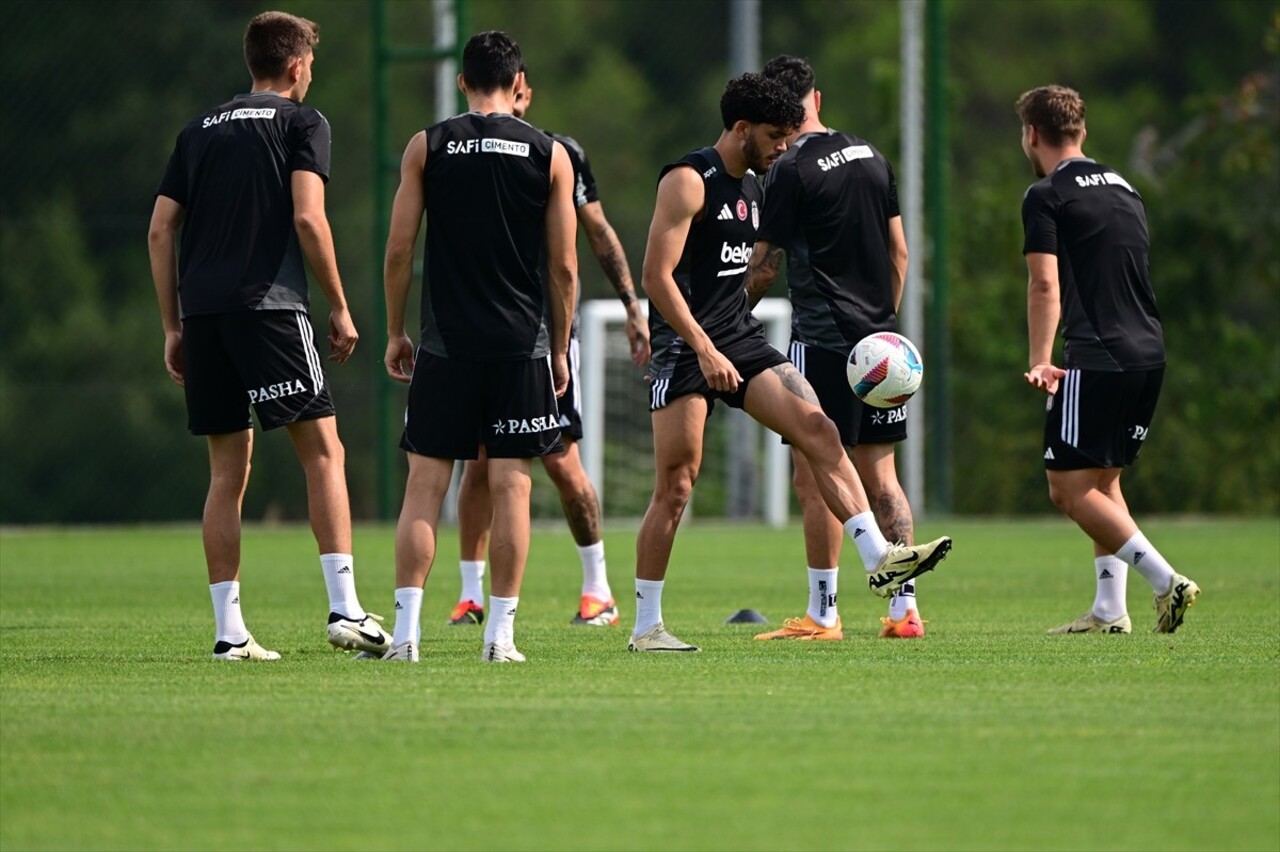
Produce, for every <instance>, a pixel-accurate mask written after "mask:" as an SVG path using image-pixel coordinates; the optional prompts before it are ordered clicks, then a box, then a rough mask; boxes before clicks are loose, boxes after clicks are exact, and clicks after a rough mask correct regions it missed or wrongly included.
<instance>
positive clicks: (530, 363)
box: [383, 31, 578, 662]
mask: <svg viewBox="0 0 1280 852" xmlns="http://www.w3.org/2000/svg"><path fill="white" fill-rule="evenodd" d="M522 66H523V63H522V61H521V56H520V46H519V45H518V44H516V42H515V41H514V40H513V39H512V38H511V37H510V36H509V35H507V34H506V33H503V32H497V31H489V32H483V33H479V34H477V35H474V36H472V37H471V39H470V40H468V41H467V44H466V46H465V47H464V48H463V54H462V74H461V75H460V76H459V78H458V85H459V86H460V87H461V89H462V92H463V94H465V95H466V98H467V104H468V106H469V107H470V112H467V113H464V114H462V115H457V116H454V117H453V118H449V119H446V120H445V121H442V122H440V123H439V124H436V125H433V126H431V127H429V128H427V129H426V130H424V131H420V132H419V133H417V134H416V135H414V137H413V138H412V139H411V140H410V141H409V144H408V146H407V147H406V148H405V152H404V157H403V159H402V161H401V165H400V188H399V189H398V190H397V191H396V197H395V202H394V204H393V207H392V211H391V227H390V233H389V234H388V236H387V251H386V261H385V268H384V277H385V279H386V280H385V287H386V294H387V334H388V338H389V339H388V341H387V352H386V356H385V358H384V359H383V360H384V363H385V364H386V368H387V372H388V374H389V375H390V376H391V377H392V378H393V379H396V380H398V381H401V382H410V387H409V405H408V410H407V412H406V414H405V428H404V437H403V439H402V440H401V442H400V446H401V447H402V448H403V449H404V450H405V451H406V452H407V454H408V459H409V478H408V481H407V482H406V483H405V492H404V505H403V507H402V508H401V511H400V520H399V523H398V524H397V526H396V591H395V596H396V624H395V632H394V636H393V643H394V644H393V646H392V648H391V649H390V650H389V651H387V653H386V654H385V655H384V657H383V659H386V660H404V661H410V662H413V661H416V660H417V659H418V651H419V618H420V615H421V611H422V591H423V584H424V583H425V582H426V579H427V575H428V573H430V571H431V563H432V561H433V560H434V558H435V546H436V526H437V524H438V522H439V517H440V505H441V503H442V502H443V500H444V496H445V493H446V492H447V491H448V489H449V481H450V479H451V477H452V473H453V463H454V460H455V459H474V458H476V457H477V456H478V449H479V447H480V446H483V447H484V449H485V453H486V455H487V458H488V462H487V467H488V482H489V493H490V495H491V497H492V502H493V547H492V554H491V556H492V562H493V566H492V567H493V577H492V581H491V589H490V592H491V594H490V597H489V618H488V620H487V623H486V624H485V630H484V652H483V654H482V659H484V660H486V661H489V662H523V661H524V655H523V654H521V653H520V652H519V651H518V650H517V649H516V646H515V614H516V606H517V604H518V602H519V596H520V583H521V580H522V579H523V577H524V567H525V561H526V559H527V557H528V554H529V488H530V479H529V471H530V461H529V460H530V459H531V458H534V457H545V456H547V455H550V454H552V453H559V452H562V451H563V449H564V445H563V443H562V442H561V440H560V425H559V422H560V416H559V412H558V411H557V408H556V397H557V396H559V395H561V394H563V393H564V390H565V387H566V385H567V384H568V380H569V375H568V364H567V358H568V348H569V324H570V321H571V319H572V315H573V299H574V294H575V292H576V286H577V275H578V260H577V253H576V250H575V247H574V237H575V233H576V232H575V228H576V221H575V219H574V212H573V166H572V164H571V163H570V162H569V155H568V153H566V151H565V148H564V146H563V145H561V144H560V143H559V142H557V141H555V140H554V139H552V138H551V137H550V136H547V135H546V134H545V133H543V132H541V131H540V130H537V129H536V128H533V127H531V126H529V125H528V124H526V123H525V122H524V121H522V120H520V119H518V118H516V117H515V115H513V114H512V110H513V109H514V106H515V95H516V92H517V91H519V89H520V88H521V87H522V85H523V77H524V74H523V72H522V71H521V70H520V69H521V67H522ZM424 213H425V214H426V219H427V261H426V269H425V271H424V275H423V286H422V336H421V342H420V345H419V347H418V350H417V354H416V356H415V353H414V346H413V343H412V342H411V341H410V340H409V337H408V335H406V334H405V329H404V322H405V305H406V301H407V299H408V295H409V287H410V283H411V279H412V275H413V252H414V243H415V242H416V241H417V236H418V229H419V226H420V225H421V223H422V217H423V214H424ZM544 252H545V258H546V261H547V269H548V271H549V276H548V280H547V282H546V288H545V289H544V286H543V276H542V273H541V270H540V263H541V262H542V258H543V253H544Z"/></svg>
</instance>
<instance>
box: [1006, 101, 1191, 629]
mask: <svg viewBox="0 0 1280 852" xmlns="http://www.w3.org/2000/svg"><path fill="white" fill-rule="evenodd" d="M1015 109H1016V111H1017V113H1018V118H1019V119H1021V121H1022V151H1023V153H1025V154H1026V155H1027V159H1028V160H1030V161H1031V167H1032V170H1033V171H1034V172H1035V175H1036V177H1037V178H1040V180H1039V181H1037V182H1036V183H1034V184H1032V185H1031V187H1030V188H1029V189H1028V190H1027V194H1026V196H1025V197H1024V198H1023V201H1022V227H1023V231H1024V234H1025V239H1024V242H1023V249H1022V251H1023V254H1024V255H1025V256H1026V260H1027V272H1028V282H1027V328H1028V332H1029V337H1030V355H1029V358H1028V361H1029V362H1030V369H1029V370H1028V371H1027V372H1026V373H1025V374H1024V377H1025V378H1026V380H1027V383H1028V384H1030V385H1031V386H1032V387H1033V388H1036V389H1037V390H1041V391H1044V392H1045V393H1047V394H1049V396H1050V399H1049V406H1048V413H1047V415H1046V417H1045V428H1044V466H1045V472H1046V474H1047V475H1048V479H1049V497H1050V499H1051V500H1053V503H1054V505H1055V506H1057V507H1058V509H1059V511H1061V512H1062V513H1063V514H1064V515H1066V516H1067V517H1068V518H1070V519H1071V520H1073V521H1075V523H1076V525H1077V526H1079V527H1080V529H1081V530H1083V531H1084V533H1085V534H1086V535H1088V536H1089V538H1090V540H1092V542H1093V553H1094V568H1095V573H1096V577H1097V592H1096V595H1095V597H1094V601H1093V606H1092V607H1091V608H1090V609H1089V611H1088V612H1086V613H1085V614H1084V615H1082V616H1080V617H1079V618H1077V619H1076V620H1075V621H1072V622H1070V623H1068V624H1064V625H1062V626H1061V627H1055V628H1052V629H1050V630H1049V631H1048V632H1049V633H1128V632H1130V631H1131V630H1132V629H1133V628H1132V624H1131V622H1130V620H1129V613H1128V607H1127V605H1126V601H1125V588H1126V583H1127V576H1128V569H1129V566H1133V567H1134V568H1135V569H1136V570H1137V571H1138V573H1139V574H1141V575H1142V576H1143V577H1144V578H1145V579H1146V580H1147V582H1148V583H1150V584H1151V588H1152V590H1153V591H1154V592H1155V609H1156V626H1155V632H1156V633H1172V632H1174V631H1175V630H1177V629H1178V627H1179V626H1180V625H1181V624H1182V620H1183V617H1184V616H1185V615H1186V612H1187V608H1188V607H1190V606H1191V605H1192V604H1194V603H1195V602H1196V598H1197V597H1199V595H1200V587H1199V586H1197V585H1196V584H1195V583H1194V582H1192V581H1191V580H1189V579H1187V578H1186V577H1184V576H1182V575H1181V574H1179V573H1177V572H1176V571H1174V569H1173V567H1172V566H1171V565H1170V564H1169V562H1168V561H1167V560H1166V559H1165V558H1164V556H1163V555H1161V554H1160V552H1159V551H1158V550H1156V549H1155V548H1154V547H1152V546H1151V542H1149V541H1147V538H1146V536H1144V535H1143V534H1142V531H1141V530H1140V529H1138V525H1137V523H1135V522H1134V520H1133V518H1132V517H1131V516H1130V514H1129V507H1128V505H1127V504H1126V502H1125V499H1124V494H1123V493H1122V492H1121V490H1120V474H1121V473H1122V472H1123V470H1124V468H1126V467H1128V466H1129V465H1131V464H1133V462H1134V461H1135V460H1136V459H1137V457H1138V452H1139V450H1141V448H1142V443H1143V441H1145V440H1146V438H1147V435H1148V434H1149V433H1150V429H1151V418H1152V415H1153V414H1154V412H1155V408H1156V401H1157V399H1158V398H1159V396H1160V384H1161V381H1162V380H1163V378H1164V365H1165V351H1164V334H1163V331H1162V329H1161V326H1160V314H1159V312H1158V311H1157V310H1156V301H1155V294H1154V292H1153V291H1152V287H1151V277H1150V270H1149V265H1148V250H1149V242H1148V238H1147V216H1146V210H1145V208H1144V207H1143V204H1142V197H1141V196H1139V195H1138V193H1137V192H1136V191H1135V190H1134V188H1133V187H1132V186H1131V185H1130V184H1129V182H1128V181H1126V180H1125V179H1124V178H1123V177H1121V176H1120V175H1119V174H1118V173H1117V172H1116V171H1115V170H1114V169H1111V168H1109V167H1107V166H1104V165H1102V164H1101V163H1098V162H1095V161H1094V160H1092V159H1090V158H1088V157H1086V156H1085V155H1084V150H1083V148H1082V146H1083V144H1084V139H1085V121H1084V114H1085V107H1084V101H1083V100H1082V99H1081V98H1080V95H1079V94H1078V93H1077V92H1075V91H1073V90H1072V89H1068V88H1066V87H1063V86H1041V87H1039V88H1036V89H1032V90H1031V91H1028V92H1024V93H1023V94H1022V96H1021V97H1020V98H1018V101H1017V104H1016V106H1015ZM1059 323H1061V325H1062V336H1063V352H1062V363H1063V366H1062V367H1056V366H1054V364H1053V343H1054V337H1055V334H1056V331H1057V328H1058V325H1059Z"/></svg>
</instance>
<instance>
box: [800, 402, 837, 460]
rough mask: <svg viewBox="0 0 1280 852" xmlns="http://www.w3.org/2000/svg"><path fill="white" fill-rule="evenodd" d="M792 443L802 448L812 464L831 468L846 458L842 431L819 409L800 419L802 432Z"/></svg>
mask: <svg viewBox="0 0 1280 852" xmlns="http://www.w3.org/2000/svg"><path fill="white" fill-rule="evenodd" d="M792 443H794V444H795V445H796V446H797V447H799V448H800V450H801V451H802V452H803V453H804V454H805V457H806V458H808V459H809V461H810V463H811V464H813V463H816V464H820V465H822V466H824V467H829V466H832V465H836V464H839V462H840V460H841V459H842V458H845V450H844V445H843V444H841V443H840V430H839V429H837V428H836V424H835V423H833V422H831V418H830V417H828V416H827V415H825V414H823V413H822V410H821V409H818V408H815V409H813V410H812V411H809V412H807V413H805V415H804V416H803V417H802V418H801V419H800V431H799V434H797V435H796V436H794V437H793V439H792Z"/></svg>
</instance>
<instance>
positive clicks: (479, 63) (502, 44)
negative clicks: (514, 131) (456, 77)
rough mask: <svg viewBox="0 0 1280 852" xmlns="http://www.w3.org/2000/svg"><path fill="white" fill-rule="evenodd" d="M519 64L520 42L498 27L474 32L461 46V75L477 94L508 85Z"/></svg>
mask: <svg viewBox="0 0 1280 852" xmlns="http://www.w3.org/2000/svg"><path fill="white" fill-rule="evenodd" d="M522 67H524V59H523V58H522V57H521V55H520V45H518V44H516V40H515V39H513V38H512V37H511V36H509V35H507V34H506V33H504V32H502V31H501V30H487V31H485V32H482V33H476V34H475V35H473V36H472V37H471V38H470V39H468V40H467V46H466V47H464V48H463V49H462V79H463V81H464V82H465V83H466V84H467V88H468V89H471V90H472V91H474V92H479V93H480V94H488V93H489V92H492V91H494V90H496V89H510V88H511V87H512V86H514V85H515V82H516V74H518V73H519V72H520V69H521V68H522Z"/></svg>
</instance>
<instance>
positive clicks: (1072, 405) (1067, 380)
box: [1062, 370, 1080, 447]
mask: <svg viewBox="0 0 1280 852" xmlns="http://www.w3.org/2000/svg"><path fill="white" fill-rule="evenodd" d="M1062 443H1064V444H1066V445H1067V446H1068V447H1078V446H1079V445H1080V371H1079V370H1067V374H1066V375H1065V376H1063V377H1062Z"/></svg>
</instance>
